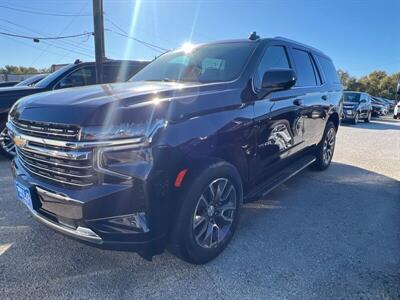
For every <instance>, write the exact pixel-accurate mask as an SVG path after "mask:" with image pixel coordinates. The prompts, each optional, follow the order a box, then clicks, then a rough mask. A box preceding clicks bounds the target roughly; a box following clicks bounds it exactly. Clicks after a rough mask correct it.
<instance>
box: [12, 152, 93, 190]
mask: <svg viewBox="0 0 400 300" xmlns="http://www.w3.org/2000/svg"><path fill="white" fill-rule="evenodd" d="M38 149H39V147H35V148H34V150H32V149H30V148H29V147H24V148H17V156H18V160H19V162H20V163H21V164H22V165H23V166H24V168H25V169H27V171H29V172H30V173H32V174H33V175H35V176H39V177H41V178H43V179H45V180H47V181H53V182H57V183H61V184H63V185H67V186H74V187H88V186H91V185H93V184H94V183H95V182H96V181H97V179H98V178H97V173H96V172H95V171H94V168H93V159H92V155H91V153H90V154H89V155H88V156H87V159H81V160H77V159H68V158H61V157H58V156H56V155H49V154H48V153H47V152H46V151H43V152H41V151H40V150H38Z"/></svg>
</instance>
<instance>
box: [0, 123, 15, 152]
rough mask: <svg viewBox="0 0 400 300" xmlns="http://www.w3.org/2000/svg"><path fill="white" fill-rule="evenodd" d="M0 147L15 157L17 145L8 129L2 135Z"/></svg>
mask: <svg viewBox="0 0 400 300" xmlns="http://www.w3.org/2000/svg"><path fill="white" fill-rule="evenodd" d="M0 147H1V148H2V149H3V150H4V151H5V152H7V153H8V154H9V155H11V156H15V144H14V142H13V141H12V139H11V138H10V136H9V135H8V132H7V128H4V129H3V131H2V132H1V133H0Z"/></svg>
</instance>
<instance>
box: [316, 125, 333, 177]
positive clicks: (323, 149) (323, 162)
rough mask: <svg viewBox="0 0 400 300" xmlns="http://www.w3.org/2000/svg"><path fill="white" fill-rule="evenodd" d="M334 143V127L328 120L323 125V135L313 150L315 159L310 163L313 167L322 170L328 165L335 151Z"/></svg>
mask: <svg viewBox="0 0 400 300" xmlns="http://www.w3.org/2000/svg"><path fill="white" fill-rule="evenodd" d="M335 145H336V127H335V125H334V124H333V123H332V122H328V124H327V125H326V127H325V132H324V136H323V137H322V140H321V142H320V143H319V144H318V146H317V148H316V151H315V154H316V155H315V157H316V161H315V162H314V164H313V165H312V167H313V169H315V170H319V171H322V170H325V169H326V168H328V167H329V165H330V164H331V161H332V157H333V153H334V151H335Z"/></svg>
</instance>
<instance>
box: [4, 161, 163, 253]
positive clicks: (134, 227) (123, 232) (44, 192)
mask: <svg viewBox="0 0 400 300" xmlns="http://www.w3.org/2000/svg"><path fill="white" fill-rule="evenodd" d="M12 171H13V175H14V177H15V180H16V181H18V182H19V183H20V184H22V185H23V186H25V187H26V188H28V189H29V191H30V194H31V199H32V208H29V210H30V212H31V214H32V215H33V217H34V218H35V219H36V220H37V221H38V222H40V223H42V224H44V225H46V226H47V227H49V228H51V229H53V230H55V231H57V232H59V233H62V234H64V235H66V236H68V237H71V238H73V239H75V240H78V241H80V242H83V243H85V244H89V245H91V246H95V247H98V248H102V249H109V250H122V251H135V252H138V253H139V254H142V255H143V256H153V255H156V254H159V253H161V252H162V251H163V250H164V248H165V244H166V232H165V231H163V232H161V231H160V230H157V228H159V226H158V224H157V223H153V222H152V220H151V219H152V218H151V216H150V215H149V214H147V213H146V212H147V210H146V207H147V206H148V205H147V203H146V202H147V200H145V199H144V193H143V191H141V190H140V186H141V185H140V183H138V184H137V186H135V185H134V184H133V185H132V184H131V185H121V184H115V185H112V184H109V185H107V186H102V185H99V186H95V187H93V188H90V189H80V190H73V189H66V188H61V187H59V186H56V187H55V186H51V185H50V184H49V183H48V182H45V181H42V180H40V179H38V178H37V177H34V176H31V175H30V174H29V173H28V172H27V171H26V170H25V169H24V168H23V167H22V165H20V164H19V162H18V160H17V159H14V160H13V162H12ZM139 192H141V193H142V194H141V196H137V197H135V196H136V195H138V193H139ZM135 198H136V199H135ZM125 220H128V221H129V222H130V220H131V221H132V223H129V222H128V221H125ZM127 222H128V223H127Z"/></svg>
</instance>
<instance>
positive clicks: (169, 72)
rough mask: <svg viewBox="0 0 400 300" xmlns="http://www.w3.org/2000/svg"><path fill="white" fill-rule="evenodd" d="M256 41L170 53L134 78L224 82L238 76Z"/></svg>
mask: <svg viewBox="0 0 400 300" xmlns="http://www.w3.org/2000/svg"><path fill="white" fill-rule="evenodd" d="M255 47H256V44H253V43H237V42H236V43H224V44H212V45H206V46H200V47H198V48H194V49H193V50H192V51H190V52H185V51H183V50H178V51H174V52H169V53H166V54H164V55H162V56H160V57H159V58H157V59H156V60H155V61H154V62H152V63H151V64H149V65H148V66H147V67H145V68H144V69H142V70H141V71H140V72H138V73H137V74H136V75H135V76H133V77H132V78H131V79H130V81H176V82H201V83H209V82H223V81H230V80H233V79H236V78H237V77H238V76H239V75H240V73H241V72H242V70H243V69H244V67H245V65H246V63H247V61H248V60H249V58H250V55H251V54H252V53H253V50H254V49H255Z"/></svg>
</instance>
